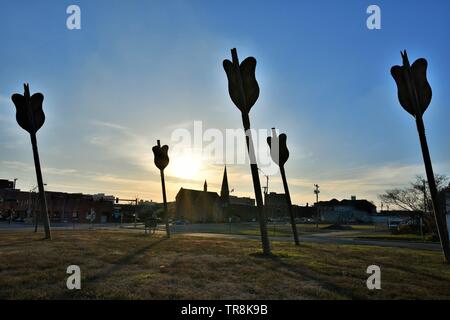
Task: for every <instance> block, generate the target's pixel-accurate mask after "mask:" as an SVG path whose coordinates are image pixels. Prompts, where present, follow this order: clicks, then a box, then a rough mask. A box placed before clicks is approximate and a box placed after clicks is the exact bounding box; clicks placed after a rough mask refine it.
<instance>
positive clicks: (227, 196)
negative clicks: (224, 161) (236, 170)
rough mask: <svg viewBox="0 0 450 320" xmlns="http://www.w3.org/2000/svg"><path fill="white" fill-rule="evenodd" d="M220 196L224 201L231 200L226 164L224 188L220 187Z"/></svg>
mask: <svg viewBox="0 0 450 320" xmlns="http://www.w3.org/2000/svg"><path fill="white" fill-rule="evenodd" d="M220 198H221V199H222V202H224V203H229V202H230V190H229V189H228V176H227V166H225V170H224V171H223V179H222V188H221V189H220Z"/></svg>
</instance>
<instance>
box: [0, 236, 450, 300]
mask: <svg viewBox="0 0 450 320" xmlns="http://www.w3.org/2000/svg"><path fill="white" fill-rule="evenodd" d="M273 247H274V254H275V255H274V256H273V257H271V258H266V257H262V256H261V255H260V254H259V253H258V252H259V249H260V245H259V242H258V241H252V240H223V239H204V238H189V237H186V236H179V235H177V236H175V237H174V238H173V239H171V240H166V239H165V238H163V237H159V236H156V237H155V236H145V235H143V234H139V233H133V232H124V231H89V230H86V231H56V232H54V240H52V241H43V240H40V236H38V235H35V234H32V233H28V232H2V233H1V234H0V261H1V263H0V298H1V299H400V298H405V299H433V298H437V299H449V298H450V267H449V266H447V265H443V264H442V258H441V255H440V253H439V252H432V251H420V250H410V249H394V248H392V249H390V248H380V247H368V246H356V245H332V244H302V245H301V246H300V247H295V246H293V245H292V244H290V243H281V242H279V243H276V242H275V243H273ZM71 264H76V265H79V266H80V267H81V271H82V289H81V290H73V291H70V290H68V289H66V279H67V276H68V275H67V274H66V268H67V266H69V265H71ZM371 264H376V265H379V266H380V267H381V270H382V290H377V291H370V290H368V289H367V288H366V285H365V281H366V279H367V276H368V275H367V274H366V273H365V271H366V268H367V266H368V265H371Z"/></svg>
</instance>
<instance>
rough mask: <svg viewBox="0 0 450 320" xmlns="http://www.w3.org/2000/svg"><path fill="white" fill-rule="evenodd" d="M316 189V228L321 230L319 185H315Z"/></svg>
mask: <svg viewBox="0 0 450 320" xmlns="http://www.w3.org/2000/svg"><path fill="white" fill-rule="evenodd" d="M314 187H315V189H314V193H315V194H316V228H317V229H319V206H318V205H319V193H320V190H319V185H318V184H315V185H314Z"/></svg>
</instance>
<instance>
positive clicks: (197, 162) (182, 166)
mask: <svg viewBox="0 0 450 320" xmlns="http://www.w3.org/2000/svg"><path fill="white" fill-rule="evenodd" d="M168 168H170V172H171V174H172V175H173V176H175V177H177V178H182V179H189V180H191V179H194V178H195V177H196V176H197V174H198V172H199V170H200V168H201V159H200V157H198V156H195V155H193V154H180V155H175V156H171V157H170V163H169V166H168Z"/></svg>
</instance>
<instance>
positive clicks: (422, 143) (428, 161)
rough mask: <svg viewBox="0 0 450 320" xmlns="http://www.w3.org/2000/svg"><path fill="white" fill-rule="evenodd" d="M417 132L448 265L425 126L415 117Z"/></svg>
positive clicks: (449, 247) (449, 252)
mask: <svg viewBox="0 0 450 320" xmlns="http://www.w3.org/2000/svg"><path fill="white" fill-rule="evenodd" d="M416 125H417V131H418V133H419V139H420V146H421V149H422V156H423V161H424V164H425V171H426V175H427V180H428V186H429V188H430V194H431V201H432V203H433V212H434V219H435V221H436V226H437V229H438V235H439V240H440V243H441V247H442V252H443V254H444V257H445V260H446V262H447V263H450V245H449V239H448V229H447V223H446V221H445V215H444V213H443V210H442V206H441V205H440V204H439V199H438V191H437V187H436V181H435V178H434V172H433V165H432V163H431V157H430V151H429V150H428V142H427V137H426V135H425V125H424V123H423V119H422V116H416Z"/></svg>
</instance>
